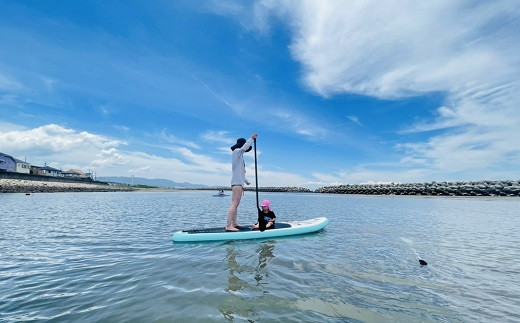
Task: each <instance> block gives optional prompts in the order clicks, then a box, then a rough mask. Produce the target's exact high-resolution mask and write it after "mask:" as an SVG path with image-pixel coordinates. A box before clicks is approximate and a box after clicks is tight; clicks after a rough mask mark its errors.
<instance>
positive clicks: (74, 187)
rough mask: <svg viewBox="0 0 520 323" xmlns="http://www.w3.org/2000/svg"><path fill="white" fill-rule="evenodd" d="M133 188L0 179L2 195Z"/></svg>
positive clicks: (85, 183)
mask: <svg viewBox="0 0 520 323" xmlns="http://www.w3.org/2000/svg"><path fill="white" fill-rule="evenodd" d="M135 190H136V189H135V188H133V187H124V186H112V185H107V184H101V183H100V182H78V183H73V182H55V181H36V180H27V179H3V178H2V179H0V193H25V194H30V193H58V192H131V191H135Z"/></svg>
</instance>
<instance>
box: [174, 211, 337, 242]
mask: <svg viewBox="0 0 520 323" xmlns="http://www.w3.org/2000/svg"><path fill="white" fill-rule="evenodd" d="M327 224H329V220H328V219H327V218H325V217H321V218H315V219H309V220H303V221H290V222H276V224H275V228H274V229H269V230H265V231H260V230H258V229H251V226H247V227H245V226H244V227H240V231H236V232H229V231H226V228H225V227H221V228H206V229H193V230H183V231H177V232H175V233H174V234H173V241H174V242H196V241H229V240H247V239H264V238H275V237H285V236H292V235H297V234H304V233H311V232H316V231H319V230H321V229H323V228H325V227H326V226H327Z"/></svg>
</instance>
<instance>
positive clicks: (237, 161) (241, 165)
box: [226, 133, 258, 231]
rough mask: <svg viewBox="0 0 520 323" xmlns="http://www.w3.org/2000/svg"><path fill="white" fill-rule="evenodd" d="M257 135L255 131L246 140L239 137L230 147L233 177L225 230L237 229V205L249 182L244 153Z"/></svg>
mask: <svg viewBox="0 0 520 323" xmlns="http://www.w3.org/2000/svg"><path fill="white" fill-rule="evenodd" d="M257 136H258V135H257V134H256V133H254V134H252V135H251V138H249V139H248V140H247V141H246V140H245V139H244V138H239V139H238V140H237V143H236V144H235V145H234V146H232V147H231V150H232V151H233V153H232V155H231V168H232V170H233V177H232V178H231V191H232V194H233V195H232V198H231V206H230V207H229V211H228V217H227V224H226V231H239V229H238V227H240V224H238V222H237V214H238V205H239V204H240V199H242V194H243V193H244V184H247V185H249V184H251V183H249V181H248V180H247V179H246V164H245V162H244V153H245V152H248V151H250V150H251V145H252V144H253V141H254V140H255V139H256V137H257Z"/></svg>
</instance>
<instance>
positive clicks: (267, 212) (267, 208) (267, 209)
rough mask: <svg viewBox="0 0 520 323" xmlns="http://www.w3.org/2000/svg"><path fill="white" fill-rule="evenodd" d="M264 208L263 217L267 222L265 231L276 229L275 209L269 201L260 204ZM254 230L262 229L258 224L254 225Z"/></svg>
mask: <svg viewBox="0 0 520 323" xmlns="http://www.w3.org/2000/svg"><path fill="white" fill-rule="evenodd" d="M260 206H261V207H262V212H261V213H262V215H263V216H264V220H265V223H266V224H265V229H266V230H267V229H274V222H275V221H276V215H274V212H273V209H272V208H271V202H269V200H263V201H262V203H261V204H260ZM252 228H253V229H258V228H260V226H259V224H258V222H257V223H255V224H253V226H252Z"/></svg>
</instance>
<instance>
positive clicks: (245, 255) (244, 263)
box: [219, 241, 276, 320]
mask: <svg viewBox="0 0 520 323" xmlns="http://www.w3.org/2000/svg"><path fill="white" fill-rule="evenodd" d="M275 244H276V242H275V241H263V242H261V243H260V244H259V245H257V247H256V249H248V248H247V246H252V245H249V244H248V245H237V244H236V243H234V242H233V243H230V244H229V245H228V246H227V250H226V251H227V255H226V260H227V263H228V269H229V274H228V284H227V288H226V289H225V290H226V292H228V293H229V295H228V296H229V297H226V298H225V300H224V302H223V303H222V304H221V305H220V306H219V311H220V312H221V313H222V314H223V315H224V317H225V318H227V319H228V320H234V319H235V318H236V317H242V318H248V319H249V320H255V319H254V318H255V317H256V316H258V313H257V308H256V306H255V305H256V304H255V302H256V303H258V302H260V301H261V299H260V298H261V297H262V295H264V294H267V293H269V291H268V288H267V286H268V284H269V282H268V278H269V271H268V266H267V265H268V263H269V261H270V260H271V259H272V258H274V257H275V255H274V246H275ZM243 247H246V248H243ZM256 255H258V257H256Z"/></svg>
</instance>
